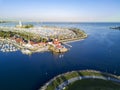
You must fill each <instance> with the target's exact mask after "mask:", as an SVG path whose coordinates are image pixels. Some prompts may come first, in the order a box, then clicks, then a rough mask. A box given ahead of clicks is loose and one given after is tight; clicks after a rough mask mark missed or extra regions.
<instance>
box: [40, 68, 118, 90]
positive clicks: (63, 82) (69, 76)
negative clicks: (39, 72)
mask: <svg viewBox="0 0 120 90" xmlns="http://www.w3.org/2000/svg"><path fill="white" fill-rule="evenodd" d="M63 77H64V78H63ZM89 78H90V79H95V78H96V79H100V80H107V81H112V82H116V83H120V78H119V76H116V75H113V74H109V73H105V72H100V71H96V70H78V71H71V72H67V73H63V74H60V75H57V76H55V77H54V78H53V79H51V80H49V81H48V82H47V83H45V84H44V85H43V86H42V87H40V88H39V90H62V89H63V88H65V87H66V86H67V85H69V84H70V83H72V82H74V81H77V80H81V79H89Z"/></svg>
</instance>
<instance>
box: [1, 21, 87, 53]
mask: <svg viewBox="0 0 120 90" xmlns="http://www.w3.org/2000/svg"><path fill="white" fill-rule="evenodd" d="M86 37H87V34H86V33H85V32H84V31H83V30H80V29H77V28H62V27H56V26H41V27H34V25H31V24H28V25H23V24H22V23H21V22H19V24H18V25H16V26H15V27H11V28H9V27H0V41H1V42H2V43H5V44H6V42H7V44H8V46H6V47H9V48H8V49H7V48H6V47H3V46H2V45H3V44H2V45H1V48H2V50H1V51H3V52H6V51H7V52H9V50H10V51H15V50H11V49H10V46H9V45H11V44H13V45H14V47H16V48H17V49H18V50H20V51H21V52H22V53H25V54H32V53H35V52H43V51H52V52H56V53H63V52H67V51H68V49H67V48H66V47H65V46H66V45H68V44H65V42H68V41H74V40H81V39H84V38H86ZM68 46H69V45H68ZM6 49H7V50H6ZM17 49H16V50H17Z"/></svg>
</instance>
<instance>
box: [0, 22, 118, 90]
mask: <svg viewBox="0 0 120 90" xmlns="http://www.w3.org/2000/svg"><path fill="white" fill-rule="evenodd" d="M15 24H16V23H11V24H10V23H8V24H0V26H14V25H15ZM32 24H34V25H36V26H40V25H50V26H54V25H57V26H61V27H75V28H81V29H83V30H84V31H85V32H86V33H87V34H88V38H87V39H85V40H82V41H78V42H72V43H69V44H70V45H72V46H73V47H72V48H70V51H68V52H67V53H64V54H61V55H54V54H52V53H51V52H44V53H35V54H32V55H31V56H28V55H24V54H22V53H21V52H20V51H17V52H12V53H3V52H0V90H37V89H38V88H39V87H40V86H41V85H43V84H44V83H46V82H47V81H48V80H50V79H51V78H53V77H54V76H56V75H58V74H61V73H64V72H67V71H72V70H83V69H95V70H100V71H103V72H109V73H112V74H117V75H120V31H119V30H110V29H109V27H111V26H120V23H42V24H40V23H32Z"/></svg>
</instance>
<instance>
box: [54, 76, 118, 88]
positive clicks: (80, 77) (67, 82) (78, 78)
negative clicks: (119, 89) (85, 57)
mask: <svg viewBox="0 0 120 90" xmlns="http://www.w3.org/2000/svg"><path fill="white" fill-rule="evenodd" d="M82 79H102V80H109V81H113V82H117V83H120V80H119V79H116V78H111V77H105V76H79V77H75V78H71V79H69V80H67V81H65V82H63V83H62V84H60V85H59V86H58V87H57V88H56V89H55V90H64V88H65V87H66V86H67V85H69V84H70V83H72V82H75V81H78V80H82Z"/></svg>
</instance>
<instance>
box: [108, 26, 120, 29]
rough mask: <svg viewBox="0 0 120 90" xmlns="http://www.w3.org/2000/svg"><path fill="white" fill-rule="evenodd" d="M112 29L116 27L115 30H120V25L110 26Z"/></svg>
mask: <svg viewBox="0 0 120 90" xmlns="http://www.w3.org/2000/svg"><path fill="white" fill-rule="evenodd" d="M110 29H114V30H120V26H116V27H110Z"/></svg>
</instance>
